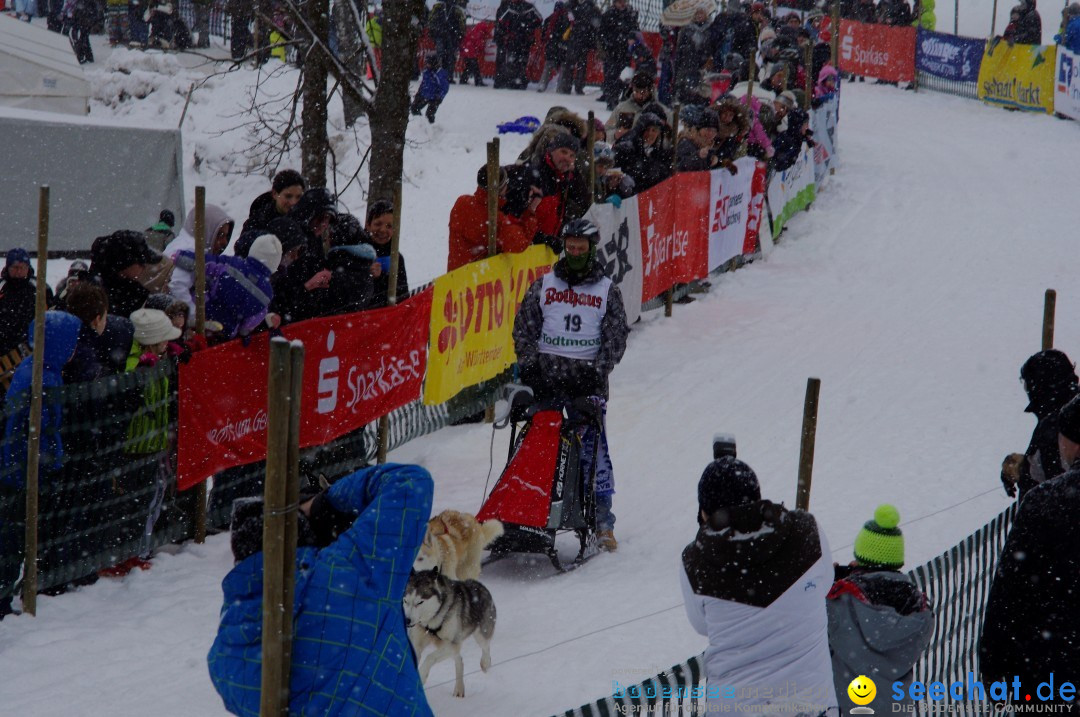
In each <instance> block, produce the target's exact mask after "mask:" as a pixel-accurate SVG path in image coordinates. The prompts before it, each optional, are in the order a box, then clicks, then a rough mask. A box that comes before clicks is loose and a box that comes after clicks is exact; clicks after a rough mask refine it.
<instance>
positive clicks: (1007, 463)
mask: <svg viewBox="0 0 1080 717" xmlns="http://www.w3.org/2000/svg"><path fill="white" fill-rule="evenodd" d="M1026 468H1027V456H1025V455H1024V454H1023V453H1010V454H1009V455H1007V456H1005V460H1003V461H1002V462H1001V485H1002V486H1004V487H1005V493H1006V494H1007V495H1008V496H1009V497H1010V498H1015V497H1016V484H1017V483H1018V482H1019V481H1020V474H1021V473H1023V472H1024V470H1025V469H1026Z"/></svg>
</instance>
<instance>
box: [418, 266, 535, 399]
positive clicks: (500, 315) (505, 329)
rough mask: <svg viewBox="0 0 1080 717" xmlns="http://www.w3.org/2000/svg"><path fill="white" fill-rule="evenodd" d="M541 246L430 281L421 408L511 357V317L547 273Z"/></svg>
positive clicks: (498, 368)
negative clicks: (432, 288) (432, 283)
mask: <svg viewBox="0 0 1080 717" xmlns="http://www.w3.org/2000/svg"><path fill="white" fill-rule="evenodd" d="M554 262H555V254H554V253H553V252H552V251H551V249H549V248H547V247H546V246H534V247H530V248H529V249H527V250H526V251H523V252H520V253H518V254H499V255H498V256H494V257H491V258H490V259H484V260H483V261H478V262H474V263H472V264H467V265H465V266H463V267H461V268H460V269H455V270H454V271H452V272H450V273H449V274H443V275H442V276H440V277H439V278H438V279H436V280H435V295H434V297H433V299H432V303H431V338H430V345H429V347H428V368H427V378H426V379H425V381H424V403H425V404H427V405H433V404H437V403H443V402H445V401H448V400H449V399H450V398H452V397H453V396H455V395H456V394H457V393H458V392H459V391H461V390H462V389H463V388H467V387H469V386H473V385H475V384H478V383H480V382H481V381H485V380H487V379H489V378H493V377H494V376H497V375H499V373H501V372H502V371H504V370H505V369H506V368H507V367H508V366H510V365H511V364H512V363H514V361H516V360H517V359H516V357H515V356H514V339H513V330H514V317H515V316H517V310H518V307H519V306H521V300H522V299H523V298H524V297H525V292H526V291H527V290H528V288H529V287H530V286H531V285H532V283H533V282H534V281H536V280H537V279H538V278H540V277H541V276H543V275H544V274H546V273H548V272H549V271H551V265H552V264H553V263H554Z"/></svg>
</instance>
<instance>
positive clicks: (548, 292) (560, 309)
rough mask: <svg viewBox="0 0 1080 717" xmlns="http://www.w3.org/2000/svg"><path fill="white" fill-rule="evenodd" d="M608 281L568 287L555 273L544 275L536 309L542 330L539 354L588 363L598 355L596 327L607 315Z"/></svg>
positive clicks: (598, 330)
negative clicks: (541, 318) (586, 361)
mask: <svg viewBox="0 0 1080 717" xmlns="http://www.w3.org/2000/svg"><path fill="white" fill-rule="evenodd" d="M610 290H611V279H609V278H607V277H606V276H605V277H604V278H603V279H601V280H600V281H598V282H596V283H595V284H585V285H580V284H579V285H578V286H574V287H571V286H570V285H569V284H567V283H566V282H565V281H563V280H562V279H560V278H558V277H557V276H555V272H549V273H547V274H545V275H544V278H543V283H542V284H541V285H540V308H541V309H542V310H543V312H544V326H543V329H542V330H541V331H540V353H542V354H554V355H555V356H565V357H567V358H574V359H585V360H592V359H595V358H596V354H597V353H599V352H600V324H601V322H603V320H604V314H606V313H607V302H608V292H609V291H610Z"/></svg>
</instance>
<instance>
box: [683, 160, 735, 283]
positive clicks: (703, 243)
mask: <svg viewBox="0 0 1080 717" xmlns="http://www.w3.org/2000/svg"><path fill="white" fill-rule="evenodd" d="M724 171H725V172H726V171H727V170H724ZM674 184H675V236H674V238H673V243H674V246H675V250H674V251H673V252H672V255H673V256H672V261H673V266H672V272H671V277H672V279H673V280H674V281H676V282H678V283H681V284H686V283H689V282H691V281H693V280H694V279H701V278H703V277H705V276H707V275H708V273H709V191H710V187H711V184H712V172H687V173H685V174H676V175H675V182H674Z"/></svg>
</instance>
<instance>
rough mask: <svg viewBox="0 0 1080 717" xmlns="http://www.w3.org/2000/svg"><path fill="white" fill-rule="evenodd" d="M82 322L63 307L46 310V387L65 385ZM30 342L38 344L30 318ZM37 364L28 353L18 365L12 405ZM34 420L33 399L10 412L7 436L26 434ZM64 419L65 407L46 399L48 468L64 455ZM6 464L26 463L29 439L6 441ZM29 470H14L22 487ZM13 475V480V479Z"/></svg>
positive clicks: (43, 458) (43, 460)
mask: <svg viewBox="0 0 1080 717" xmlns="http://www.w3.org/2000/svg"><path fill="white" fill-rule="evenodd" d="M81 327H82V322H81V321H79V319H77V318H76V317H74V316H72V315H71V314H67V313H64V312H63V311H47V312H45V349H44V356H43V368H44V373H43V377H44V380H43V382H42V386H44V387H45V388H46V389H47V388H51V387H53V386H62V385H63V383H64V379H63V376H62V375H61V371H62V370H63V368H64V364H66V363H67V362H68V361H69V360H70V359H71V356H72V354H74V353H75V344H76V343H77V342H78V340H79V329H80V328H81ZM29 333H30V346H31V347H33V345H34V322H33V321H31V322H30V330H29ZM33 367H34V358H33V356H27V357H26V358H25V359H23V360H22V363H20V364H19V365H18V366H17V367H16V368H15V374H14V375H13V376H12V379H11V386H10V387H9V388H8V392H7V402H8V404H9V405H11V402H12V401H13V400H17V399H16V397H17V396H19V394H22V393H29V391H30V382H31V374H32V372H33ZM29 420H30V406H29V402H27V404H26V405H25V406H24V407H23V408H22V410H20V411H17V412H15V413H13V414H11V415H10V416H8V420H7V425H6V426H5V427H4V436H5V438H9V439H10V438H11V437H12V436H14V435H16V434H21V435H23V436H25V435H26V432H27V427H26V423H27V421H29ZM62 421H63V411H62V410H61V408H60V406H57V405H51V404H49V403H43V404H42V406H41V465H42V467H44V468H48V469H57V468H59V467H60V465H61V463H62V460H63V457H64V445H63V442H62V441H61V439H60V425H61V423H62ZM3 461H4V465H5V466H7V467H11V466H13V465H25V463H26V443H25V441H21V440H19V441H10V440H9V441H6V442H5V444H4V455H3ZM24 478H25V474H24V472H22V471H19V472H17V473H14V474H13V475H12V478H11V479H14V480H17V482H18V485H17V486H16V487H20V486H21V485H22V481H23V480H24ZM11 479H9V480H11Z"/></svg>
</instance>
